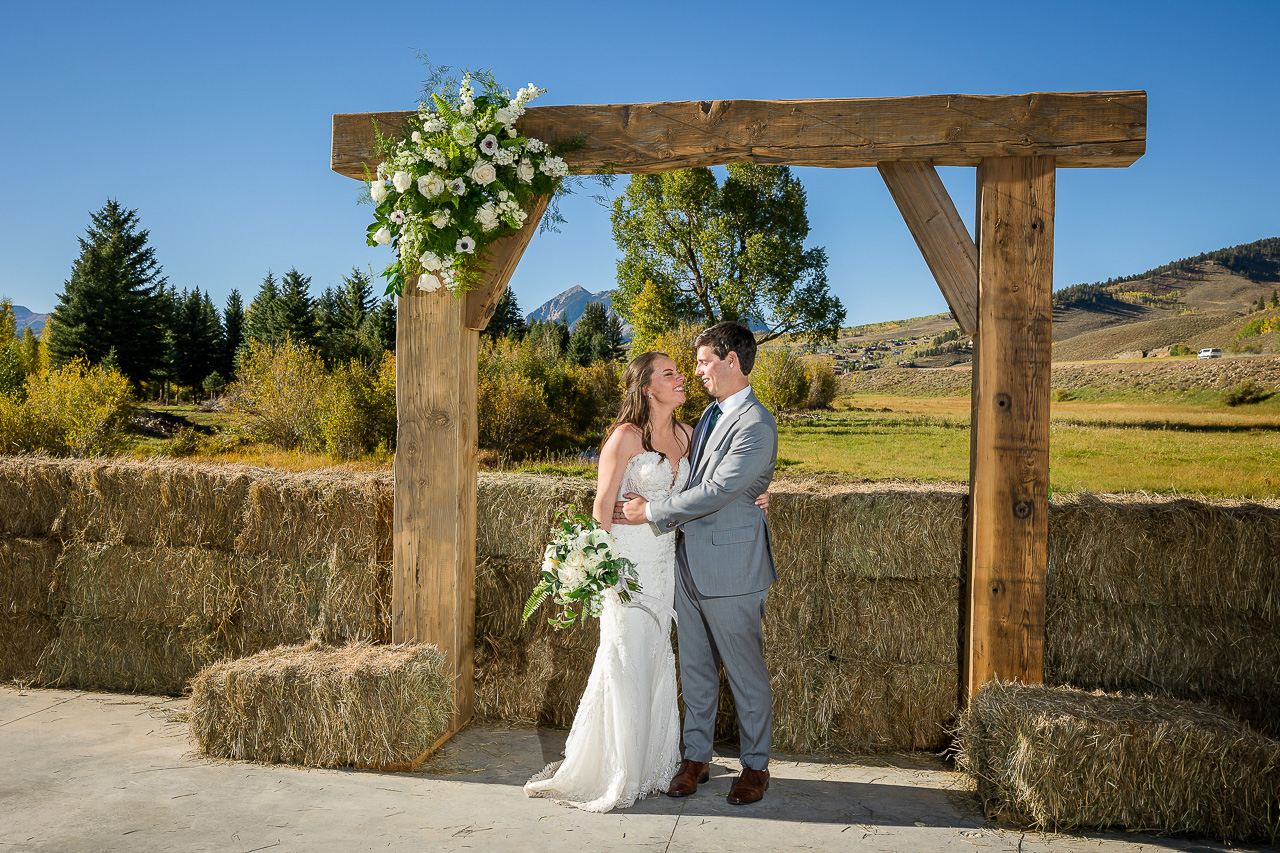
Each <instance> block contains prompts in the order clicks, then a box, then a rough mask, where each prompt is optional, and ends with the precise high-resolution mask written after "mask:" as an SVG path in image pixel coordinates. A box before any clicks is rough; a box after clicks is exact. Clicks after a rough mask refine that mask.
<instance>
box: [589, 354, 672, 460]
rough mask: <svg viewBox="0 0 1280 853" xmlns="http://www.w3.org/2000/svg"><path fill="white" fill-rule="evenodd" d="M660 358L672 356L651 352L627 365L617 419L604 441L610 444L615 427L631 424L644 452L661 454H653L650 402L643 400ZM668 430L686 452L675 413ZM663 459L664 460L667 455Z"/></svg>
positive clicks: (614, 420)
mask: <svg viewBox="0 0 1280 853" xmlns="http://www.w3.org/2000/svg"><path fill="white" fill-rule="evenodd" d="M660 358H666V359H670V358H671V356H669V355H667V354H666V353H665V352H653V351H650V352H646V353H643V354H641V355H638V356H636V357H635V358H634V359H632V360H631V363H630V364H628V365H627V372H626V374H625V375H624V376H623V379H622V384H623V391H622V407H621V408H619V409H618V416H617V417H616V418H614V419H613V423H612V424H610V425H609V428H608V429H607V430H605V433H604V440H605V441H608V440H609V436H611V435H613V431H614V430H616V429H617V428H618V427H620V426H622V425H623V424H631V425H632V426H634V427H639V429H640V436H641V441H642V443H643V445H644V449H645V450H653V451H654V452H655V453H661V451H657V450H654V446H653V425H652V424H651V423H650V422H649V421H650V419H649V398H648V396H646V395H647V389H648V387H649V380H650V379H651V378H652V377H653V363H654V362H655V361H657V360H658V359H660ZM671 429H672V431H674V432H675V435H676V440H677V441H679V442H680V444H681V445H682V446H683V447H684V449H685V450H688V445H686V444H685V436H684V430H682V429H680V422H679V421H678V420H676V416H675V412H672V413H671ZM603 447H604V445H603V443H602V444H601V448H602V449H603ZM662 455H663V456H664V457H665V456H666V454H662ZM682 455H683V454H682Z"/></svg>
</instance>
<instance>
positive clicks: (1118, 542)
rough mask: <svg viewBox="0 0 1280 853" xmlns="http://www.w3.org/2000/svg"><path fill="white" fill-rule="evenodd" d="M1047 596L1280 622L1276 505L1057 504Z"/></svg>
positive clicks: (1081, 498)
mask: <svg viewBox="0 0 1280 853" xmlns="http://www.w3.org/2000/svg"><path fill="white" fill-rule="evenodd" d="M1047 595H1048V598H1049V599H1050V600H1051V601H1052V600H1053V599H1055V598H1072V599H1081V600H1088V601H1109V602H1115V603H1119V604H1164V605H1169V606H1171V607H1199V608H1204V609H1208V610H1215V611H1223V610H1234V611H1247V612H1250V613H1256V614H1259V615H1265V616H1267V617H1269V618H1276V617H1280V509H1276V508H1275V507H1265V506H1261V505H1258V504H1240V503H1238V502H1225V501H1224V502H1215V503H1210V502H1208V501H1193V500H1187V499H1185V498H1176V499H1170V498H1165V499H1161V498H1145V497H1144V498H1141V499H1137V498H1120V497H1114V496H1107V497H1098V496H1095V495H1088V494H1082V495H1073V496H1070V497H1067V498H1064V499H1055V501H1054V502H1053V504H1052V506H1051V507H1050V516H1049V577H1048V590H1047Z"/></svg>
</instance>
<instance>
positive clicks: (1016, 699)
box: [959, 683, 1280, 843]
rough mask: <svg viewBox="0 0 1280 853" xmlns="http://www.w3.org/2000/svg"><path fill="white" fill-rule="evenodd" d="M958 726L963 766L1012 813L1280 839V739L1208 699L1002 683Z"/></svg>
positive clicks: (1040, 823) (1029, 818)
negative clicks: (1211, 706)
mask: <svg viewBox="0 0 1280 853" xmlns="http://www.w3.org/2000/svg"><path fill="white" fill-rule="evenodd" d="M959 735H960V736H959V748H960V756H959V758H960V761H959V763H960V766H961V767H963V768H964V769H966V770H968V771H969V772H971V773H973V774H974V776H975V777H976V778H977V782H978V794H979V796H980V797H981V798H982V799H983V801H984V803H985V805H986V807H987V811H988V814H991V815H993V816H998V817H1000V818H1002V819H1004V820H1010V821H1013V822H1016V823H1022V824H1028V825H1031V826H1034V827H1036V828H1038V829H1045V830H1053V831H1061V830H1071V829H1083V828H1096V829H1103V828H1123V829H1129V830H1143V831H1147V832H1171V833H1189V834H1194V835H1199V836H1204V837H1208V838H1220V839H1223V840H1224V841H1253V840H1260V841H1266V842H1270V843H1275V841H1276V838H1277V837H1278V836H1280V741H1276V740H1273V739H1271V738H1268V737H1265V736H1263V735H1261V734H1259V733H1258V732H1256V731H1254V730H1253V729H1251V728H1250V727H1249V726H1248V725H1245V724H1243V723H1241V722H1239V721H1238V720H1235V719H1233V718H1231V717H1229V716H1226V715H1224V714H1219V713H1216V712H1214V711H1212V710H1210V709H1208V708H1206V707H1204V706H1200V705H1196V704H1192V703H1186V702H1179V701H1176V700H1171V699H1156V698H1150V697H1146V698H1138V699H1135V698H1126V697H1119V696H1108V695H1105V694H1101V693H1099V694H1089V693H1084V692H1081V691H1078V690H1073V689H1069V688H1050V687H1039V686H1037V687H1027V686H1023V685H1019V684H998V683H992V684H988V685H987V686H985V687H984V688H983V689H982V690H981V691H979V692H978V695H977V696H975V697H974V698H973V700H972V701H971V702H970V703H969V706H968V708H966V709H965V713H964V716H963V717H962V718H961V723H960V731H959Z"/></svg>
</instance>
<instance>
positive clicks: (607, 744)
mask: <svg viewBox="0 0 1280 853" xmlns="http://www.w3.org/2000/svg"><path fill="white" fill-rule="evenodd" d="M688 477H689V461H688V460H687V459H685V458H683V457H681V458H680V459H679V460H678V461H677V462H676V463H675V464H674V465H673V464H672V463H671V462H670V461H669V460H667V459H665V458H664V457H663V456H662V454H660V453H657V452H656V451H652V450H650V451H645V452H644V453H640V454H637V455H636V456H633V457H631V459H630V460H628V461H627V467H626V469H625V470H624V471H623V473H622V484H621V486H620V487H619V489H618V497H619V498H621V497H622V495H625V494H627V493H628V492H630V493H633V494H638V495H643V496H644V497H645V498H648V499H649V500H651V501H652V500H660V499H662V498H665V497H669V496H670V495H671V494H672V493H674V492H676V491H678V490H680V489H682V488H684V484H685V481H686V480H687V479H688ZM612 533H613V539H614V542H615V543H616V545H617V550H616V553H617V554H618V556H620V557H626V558H627V559H629V560H631V561H632V562H633V563H635V565H636V573H637V574H638V575H639V578H640V595H639V596H636V598H635V599H634V600H633V601H632V603H631V604H629V605H628V604H624V603H622V601H621V600H619V598H618V596H617V594H616V593H614V592H613V591H609V592H606V593H605V601H604V610H603V612H602V613H601V614H600V647H599V648H598V649H597V650H596V659H595V664H594V666H593V667H592V669H591V677H590V678H589V679H588V681H587V688H586V691H585V692H584V693H583V695H582V700H581V702H580V703H579V705H578V713H577V715H576V716H575V717H574V720H573V728H572V730H571V731H570V732H569V740H568V741H567V742H566V744H565V760H564V761H563V762H555V763H553V764H550V765H548V766H547V767H546V768H545V769H544V770H543V771H542V772H541V773H539V774H537V775H536V776H534V777H533V779H531V780H529V783H528V784H527V785H525V792H526V793H528V794H529V795H530V796H535V797H549V798H551V799H553V800H556V801H557V802H561V803H566V804H568V805H572V806H576V807H578V808H580V809H585V810H587V811H594V812H607V811H610V810H612V809H615V808H626V807H627V806H630V805H631V804H632V803H634V802H635V801H636V800H637V799H639V798H641V797H644V796H645V795H646V794H650V793H654V792H658V791H665V790H666V789H667V783H668V782H670V780H671V777H672V776H673V775H674V774H675V771H676V766H677V765H678V764H679V762H680V752H679V748H680V725H679V718H678V716H677V714H676V673H675V659H674V656H673V655H672V651H671V607H672V605H673V604H674V602H675V536H674V535H671V534H667V535H659V534H658V533H657V531H656V530H655V528H654V527H653V525H651V524H615V525H613V526H612Z"/></svg>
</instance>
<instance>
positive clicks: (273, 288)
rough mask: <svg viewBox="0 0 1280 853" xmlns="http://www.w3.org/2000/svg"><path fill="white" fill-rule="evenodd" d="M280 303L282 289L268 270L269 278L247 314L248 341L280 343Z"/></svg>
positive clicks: (245, 322) (245, 324) (246, 333)
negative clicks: (277, 316)
mask: <svg viewBox="0 0 1280 853" xmlns="http://www.w3.org/2000/svg"><path fill="white" fill-rule="evenodd" d="M279 302H280V288H279V286H278V285H277V284H276V277H275V276H274V275H272V274H271V271H270V270H267V277H266V278H264V279H263V280H262V287H260V288H259V289H258V295H257V296H255V297H254V298H253V301H252V302H250V303H249V310H248V311H246V312H245V321H244V326H245V338H246V339H251V340H255V341H262V342H263V343H269V344H274V343H279V341H280V337H278V336H277V335H278V329H279V326H280V323H279V321H278V320H277V319H276V315H277V314H278V313H279V312H278V307H277V306H278V303H279Z"/></svg>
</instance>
